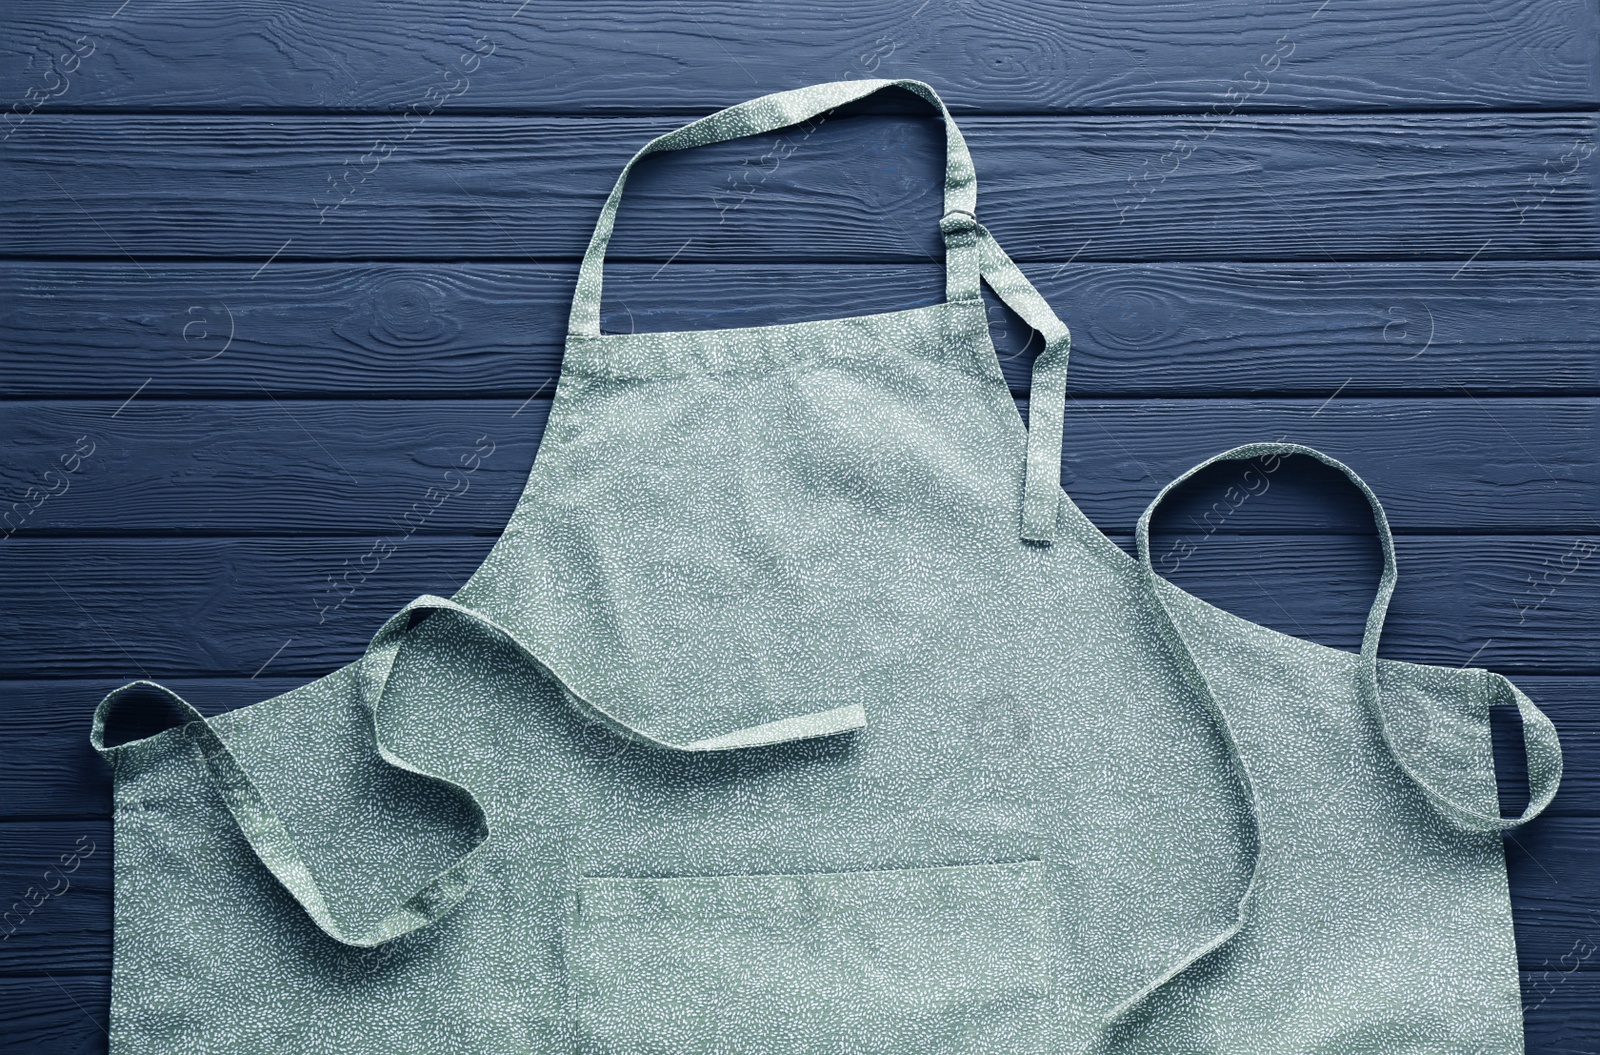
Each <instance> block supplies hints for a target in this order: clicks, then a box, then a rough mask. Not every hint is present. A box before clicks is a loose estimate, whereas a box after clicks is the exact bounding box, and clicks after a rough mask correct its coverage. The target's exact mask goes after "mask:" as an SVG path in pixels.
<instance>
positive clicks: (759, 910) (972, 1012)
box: [567, 861, 1050, 1055]
mask: <svg viewBox="0 0 1600 1055" xmlns="http://www.w3.org/2000/svg"><path fill="white" fill-rule="evenodd" d="M1049 934H1050V918H1049V901H1048V897H1047V895H1046V890H1045V884H1044V882H1043V877H1042V874H1041V867H1040V864H1039V862H1038V861H1018V862H1012V863H1007V864H971V865H952V866H946V867H936V868H906V869H883V870H870V871H859V872H812V873H799V874H781V875H696V876H677V877H672V878H665V879H642V878H633V877H619V878H603V877H597V876H584V877H581V878H580V879H579V884H578V904H577V907H576V914H575V916H574V919H573V923H572V932H571V935H570V937H571V942H570V948H569V950H568V965H567V966H568V981H569V984H570V985H571V994H572V999H573V1013H574V1016H575V1019H576V1029H577V1040H578V1051H580V1052H584V1053H590V1052H594V1053H601V1052H603V1053H606V1055H645V1053H647V1052H649V1053H658V1052H659V1053H663V1055H665V1053H672V1055H681V1053H683V1052H690V1051H709V1052H717V1053H718V1055H744V1053H750V1055H757V1053H759V1055H801V1053H805V1055H813V1053H822V1052H828V1053H843V1052H849V1053H857V1052H861V1053H865V1052H872V1053H875V1055H889V1053H899V1052H918V1053H923V1052H938V1053H940V1055H969V1053H978V1052H983V1053H990V1052H993V1053H1000V1052H1006V1053H1020V1055H1035V1053H1038V1055H1042V1053H1043V1052H1044V1051H1045V1050H1046V1047H1045V1038H1046V1028H1045V1027H1046V1013H1047V1009H1048V1003H1047V1001H1048V999H1049V996H1050V993H1049V985H1048V973H1049V958H1048V944H1047V943H1048V939H1049Z"/></svg>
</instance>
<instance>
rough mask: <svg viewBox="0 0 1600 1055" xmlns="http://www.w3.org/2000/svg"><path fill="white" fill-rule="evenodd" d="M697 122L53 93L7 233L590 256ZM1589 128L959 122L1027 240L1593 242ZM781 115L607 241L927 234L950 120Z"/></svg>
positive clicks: (808, 256)
mask: <svg viewBox="0 0 1600 1055" xmlns="http://www.w3.org/2000/svg"><path fill="white" fill-rule="evenodd" d="M680 123H681V122H680V121H679V120H677V119H675V118H674V119H661V118H654V119H645V118H601V119H589V120H580V119H567V118H527V119H508V118H500V117H481V118H478V117H440V118H437V119H435V121H434V122H430V123H429V124H428V125H426V126H425V128H424V130H423V131H420V132H417V133H416V134H413V135H411V136H410V138H409V139H405V140H404V141H403V143H401V142H396V141H397V140H401V139H402V138H403V137H404V135H405V129H404V126H403V125H401V124H400V123H399V121H398V119H396V118H374V117H349V118H332V117H328V118H307V117H281V118H265V117H221V116H219V117H199V118H193V119H188V120H183V121H174V120H171V119H168V118H163V117H159V116H122V115H107V114H84V115H63V114H47V113H40V114H38V115H36V116H35V117H34V118H33V120H32V121H31V122H30V124H29V125H28V127H27V138H26V140H24V141H23V143H25V147H26V149H19V147H20V145H21V144H19V145H18V147H13V149H11V150H9V151H7V152H6V153H4V154H3V155H0V202H3V204H4V206H5V216H6V221H5V222H4V224H3V226H0V255H9V256H17V255H22V256H39V257H51V258H56V257H69V258H83V257H99V258H105V259H115V260H118V261H122V262H130V261H131V265H132V266H136V267H143V266H147V265H146V264H145V263H144V262H145V261H147V260H150V259H151V258H159V257H213V258H229V259H232V260H236V261H239V262H240V263H239V267H238V275H237V278H238V279H239V280H241V281H242V280H247V278H248V276H250V275H252V274H255V273H257V272H258V271H259V270H260V269H262V268H263V266H265V265H266V264H267V262H268V261H269V260H274V259H281V260H282V261H283V262H285V263H287V262H290V261H293V260H297V259H306V260H317V259H329V258H341V259H348V258H357V259H360V258H369V259H370V258H377V259H411V260H423V259H434V260H462V259H473V260H491V259H496V260H508V261H509V260H526V259H528V258H530V257H531V258H533V259H535V260H537V261H539V262H541V263H544V264H548V263H549V262H550V261H551V260H559V259H569V260H570V259H576V258H577V257H578V256H579V255H580V254H581V252H582V248H583V246H584V245H585V244H586V243H587V241H588V236H589V233H590V231H591V229H592V227H593V225H594V220H595V214H596V212H597V210H598V208H599V205H600V202H601V201H602V200H603V199H604V196H605V193H606V191H607V190H608V189H609V188H610V186H611V184H612V181H613V180H614V179H615V177H616V173H617V171H618V170H619V169H620V168H621V166H622V165H623V164H624V162H626V160H627V159H628V158H629V157H630V156H631V155H632V154H633V153H634V151H636V150H637V149H638V148H639V147H640V146H642V145H643V144H644V143H645V142H646V141H647V140H648V139H650V138H651V137H653V136H655V135H659V134H661V133H663V132H666V131H668V130H670V129H672V128H674V127H676V126H677V125H678V124H680ZM1596 127H1597V122H1596V117H1595V116H1594V115H1591V114H1558V113H1549V114H1545V113H1541V114H1514V115H1496V116H1492V117H1491V116H1477V115H1471V116H1467V115H1453V114H1436V115H1416V114H1393V115H1371V114H1360V115H1347V116H1339V115H1333V116H1329V115H1285V116H1251V117H1243V116H1241V117H1238V118H1235V119H1233V120H1231V121H1228V122H1226V123H1223V124H1221V125H1219V126H1217V128H1216V130H1215V131H1212V132H1210V134H1207V130H1206V129H1205V128H1202V127H1201V126H1200V125H1199V124H1197V123H1196V122H1195V121H1193V120H1188V119H1184V118H1179V117H1172V116H1148V117H1142V116H1141V117H1082V118H1066V117H1054V118H1052V117H1012V118H969V119H967V120H965V121H963V122H962V128H963V131H964V132H965V133H966V135H967V138H968V141H969V142H970V144H971V147H972V151H973V155H974V158H975V161H976V164H977V170H978V181H979V187H980V193H981V194H982V200H983V202H984V205H983V206H982V207H980V216H981V217H983V218H984V221H985V223H986V224H987V225H988V226H989V227H990V229H991V230H993V231H994V234H995V237H996V238H997V239H998V240H999V241H1000V243H1001V244H1002V245H1003V246H1005V247H1006V250H1007V252H1009V253H1010V254H1011V255H1012V256H1013V257H1015V258H1016V259H1018V260H1027V261H1065V260H1069V259H1075V260H1077V261H1080V262H1083V263H1092V262H1096V261H1119V262H1120V261H1167V262H1170V261H1203V260H1225V261H1234V260H1338V261H1353V260H1365V259H1390V260H1427V259H1432V260H1438V261H1452V262H1454V263H1455V264H1456V265H1457V266H1467V264H1468V262H1469V261H1479V260H1481V261H1490V260H1496V259H1503V258H1533V259H1537V260H1555V259H1578V258H1585V257H1590V256H1592V255H1593V253H1594V246H1595V245H1596V243H1597V242H1600V164H1596V163H1595V162H1594V161H1593V155H1594V153H1595V152H1596V137H1597V132H1596ZM791 135H792V137H793V138H792V139H787V140H785V144H786V145H785V146H783V147H781V148H778V147H775V144H776V142H777V139H778V137H777V136H762V137H754V138H751V139H742V140H737V141H734V142H731V143H721V144H716V145H714V146H709V147H704V148H701V149H699V150H693V151H688V152H679V153H675V154H668V155H662V156H659V157H657V158H653V159H652V160H651V161H650V162H649V163H648V164H647V165H645V166H642V167H641V169H640V170H639V171H638V173H637V174H636V175H635V176H634V177H633V178H632V179H631V180H630V184H629V193H628V195H627V196H626V197H625V198H624V200H623V206H622V210H621V212H620V214H619V217H618V226H617V236H616V238H615V240H614V241H613V243H612V250H613V256H614V258H615V259H618V260H627V259H633V260H655V261H658V262H661V261H667V260H670V259H676V260H681V261H683V262H692V261H705V262H735V261H737V262H762V263H765V262H770V261H773V260H786V261H796V260H814V261H837V262H850V263H862V262H866V261H905V262H918V261H925V260H928V259H938V257H936V256H935V254H936V253H939V252H941V250H940V248H939V245H938V236H937V228H936V222H937V217H938V216H939V214H940V212H941V211H942V207H941V203H940V201H939V190H938V188H939V187H940V186H941V185H942V180H941V175H940V174H941V173H942V171H943V156H944V150H943V135H942V130H941V129H940V127H939V126H938V124H937V122H935V121H932V120H929V119H926V118H921V117H912V116H908V115H890V116H884V115H874V116H870V117H868V116H857V117H843V116H841V117H838V118H836V119H834V120H830V121H827V122H824V123H823V124H822V125H821V126H820V127H818V128H817V130H816V131H815V132H814V133H813V134H811V135H809V136H804V137H803V140H802V138H801V134H797V133H791ZM14 138H15V137H14ZM374 144H389V146H388V147H385V146H378V147H375V146H374ZM1175 144H1179V146H1177V148H1176V151H1175V150H1174V147H1175ZM391 148H392V149H391ZM775 149H777V150H779V151H780V152H782V153H783V154H784V156H783V157H782V159H781V160H779V154H778V153H774V150H775ZM385 155H387V156H386V158H385ZM335 206H337V207H335ZM818 231H826V232H827V237H823V238H819V237H818V236H817V232H818Z"/></svg>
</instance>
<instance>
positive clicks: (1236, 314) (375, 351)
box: [0, 261, 1600, 401]
mask: <svg viewBox="0 0 1600 1055" xmlns="http://www.w3.org/2000/svg"><path fill="white" fill-rule="evenodd" d="M1024 270H1025V271H1026V272H1027V273H1028V276H1029V278H1030V279H1032V280H1033V282H1034V284H1035V285H1036V286H1038V288H1039V291H1040V292H1041V293H1043V294H1044V296H1045V297H1046V298H1047V299H1048V300H1049V301H1050V302H1051V304H1052V306H1053V307H1054V308H1055V309H1056V313H1057V314H1058V315H1060V316H1061V318H1062V319H1063V320H1064V321H1065V322H1066V323H1067V324H1068V325H1069V326H1070V327H1071V329H1072V377H1071V391H1072V393H1073V395H1075V396H1091V397H1092V396H1118V397H1126V396H1152V395H1170V396H1182V397H1198V396H1238V395H1299V396H1314V397H1317V398H1324V397H1326V396H1327V395H1328V394H1329V393H1332V392H1334V391H1340V392H1341V393H1342V394H1343V395H1346V396H1354V395H1362V394H1368V393H1370V394H1381V395H1395V394H1400V393H1406V394H1412V395H1450V396H1457V397H1459V396H1460V395H1461V386H1466V387H1467V388H1468V389H1470V390H1473V391H1480V392H1493V393H1494V394H1496V395H1563V396H1570V395H1600V264H1595V263H1593V262H1575V263H1571V264H1544V263H1495V262H1490V263H1478V262H1475V263H1474V264H1473V266H1471V267H1469V268H1467V269H1465V270H1461V269H1460V268H1459V267H1458V266H1457V265H1453V264H1444V265H1439V264H1366V265H1363V266H1361V267H1359V268H1353V267H1349V266H1345V265H1341V264H1335V263H1328V262H1322V263H1306V264H1297V263H1283V264H1081V263H1073V264H1070V265H1066V266H1063V265H1062V264H1060V263H1055V264H1048V263H1041V264H1031V265H1028V266H1027V267H1025V268H1024ZM143 271H144V272H148V274H145V273H142V272H141V270H140V269H137V268H133V267H131V266H130V265H129V264H128V263H127V262H126V261H121V262H117V261H111V262H97V263H74V264H52V263H4V262H0V327H3V328H4V330H5V333H6V340H5V341H4V342H3V343H0V394H3V395H5V396H9V397H13V398H17V397H21V398H27V397H41V396H48V397H58V398H67V397H71V398H85V397H91V396H99V397H102V398H114V399H116V400H118V401H121V400H122V399H125V398H127V395H128V394H129V393H131V392H133V391H134V390H135V389H137V388H139V387H140V386H141V385H146V384H148V387H147V388H145V390H144V394H146V395H152V396H191V397H192V396H195V395H198V394H204V395H206V396H210V397H216V396H247V397H251V398H260V397H261V389H262V387H265V388H267V389H268V390H270V391H272V392H273V393H276V394H277V395H279V396H280V397H283V396H300V395H341V396H358V395H362V396H365V395H370V396H381V397H413V398H415V397H426V398H429V399H438V398H441V397H452V396H484V395H494V396H502V397H503V396H505V395H507V394H511V393H517V392H534V391H537V390H538V388H539V386H541V385H544V384H547V383H550V382H551V381H553V379H554V378H555V377H556V375H557V372H558V370H559V367H560V361H561V350H562V346H563V342H564V340H565V333H566V323H567V307H568V303H569V301H570V299H571V295H572V287H573V283H574V282H575V280H576V275H577V270H576V268H575V267H573V266H572V265H571V264H551V265H549V266H547V267H539V266H536V265H533V264H503V265H495V264H383V263H368V264H284V265H278V264H274V265H273V266H272V267H271V268H269V269H268V270H266V271H265V272H263V273H262V274H261V275H260V276H258V277H256V278H254V279H251V278H249V277H248V275H247V274H246V273H245V272H244V270H243V269H242V268H241V267H239V266H236V265H231V264H217V263H212V264H157V263H151V264H147V265H145V267H144V269H143ZM943 297H944V272H943V269H942V268H941V267H940V266H938V265H936V264H931V263H924V264H884V265H881V266H848V265H836V264H817V265H803V264H802V265H791V264H764V265H752V266H729V265H718V264H680V263H677V262H674V263H673V264H672V265H671V266H670V267H666V268H662V267H660V266H659V265H649V264H615V265H612V266H610V267H608V268H607V269H606V312H605V316H604V320H603V323H604V328H605V330H606V331H607V332H617V333H628V332H641V333H642V332H650V331H660V330H680V329H706V328H718V327H737V326H769V325H776V324H782V323H789V322H803V321H807V320H810V319H824V318H838V317H841V316H846V315H853V314H866V313H869V312H875V311H895V310H898V309H901V308H911V307H918V306H920V305H924V304H932V303H936V302H937V301H939V300H941V299H943ZM991 301H992V295H991ZM63 318H70V319H71V320H72V322H73V325H72V326H71V327H70V328H65V327H63V325H62V320H63ZM990 333H991V336H992V337H993V339H994V342H995V345H996V348H997V349H998V351H999V353H1000V360H1001V368H1002V369H1003V370H1004V371H1005V372H1006V377H1007V379H1008V381H1009V382H1010V384H1011V387H1012V390H1013V391H1015V392H1017V393H1018V394H1023V393H1026V391H1027V389H1028V384H1029V371H1030V370H1031V369H1032V365H1033V359H1034V356H1035V355H1036V354H1038V352H1039V350H1040V348H1041V344H1040V342H1039V340H1038V339H1037V337H1036V335H1035V334H1034V333H1033V331H1032V330H1030V329H1028V328H1027V327H1026V326H1025V325H1024V324H1023V323H1022V322H1021V320H1019V319H1017V318H1015V317H1014V316H1012V315H1011V314H1010V312H1009V311H1007V310H1005V309H1004V308H1002V307H1001V306H999V305H998V302H992V303H991V309H990Z"/></svg>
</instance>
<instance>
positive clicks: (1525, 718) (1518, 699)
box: [1134, 443, 1562, 831]
mask: <svg viewBox="0 0 1600 1055" xmlns="http://www.w3.org/2000/svg"><path fill="white" fill-rule="evenodd" d="M1290 454H1303V455H1305V456H1306V457H1308V458H1315V459H1316V460H1317V461H1319V462H1322V463H1323V464H1324V465H1328V466H1331V467H1333V468H1335V469H1337V470H1339V471H1340V472H1341V473H1343V474H1344V475H1345V477H1346V478H1347V479H1348V480H1349V481H1350V482H1351V483H1352V484H1354V485H1355V486H1356V489H1357V490H1359V491H1360V492H1361V493H1362V495H1364V496H1365V497H1366V499H1367V504H1368V505H1370V506H1371V507H1372V519H1373V521H1374V522H1375V523H1376V525H1377V529H1378V545H1379V546H1380V547H1382V549H1383V576H1382V577H1381V578H1380V579H1379V580H1378V595H1377V597H1376V598H1375V599H1374V600H1373V602H1372V608H1371V610H1370V611H1369V612H1368V613H1367V625H1366V629H1365V631H1364V632H1363V633H1362V635H1361V652H1360V676H1359V678H1358V685H1359V691H1360V693H1361V697H1362V702H1363V704H1364V705H1365V706H1366V707H1367V709H1368V712H1369V713H1371V714H1372V715H1374V716H1375V717H1376V719H1377V723H1378V728H1379V731H1380V733H1381V734H1382V737H1383V741H1384V745H1385V747H1387V748H1388V751H1389V754H1390V756H1391V757H1392V758H1393V759H1394V761H1395V764H1396V765H1397V766H1398V767H1399V768H1400V770H1401V772H1402V773H1404V774H1405V775H1406V777H1407V778H1408V779H1409V780H1410V781H1411V782H1412V783H1413V784H1415V785H1416V786H1417V787H1418V788H1419V789H1420V790H1421V791H1422V793H1423V794H1424V795H1425V796H1426V797H1427V798H1428V800H1429V801H1430V802H1432V803H1433V805H1434V806H1435V807H1436V808H1437V809H1438V810H1439V811H1440V812H1441V813H1443V814H1444V815H1445V816H1447V817H1449V818H1450V819H1452V820H1453V821H1455V822H1456V823H1457V824H1459V825H1461V826H1462V827H1465V828H1469V829H1472V830H1475V831H1505V830H1506V829H1509V828H1515V827H1516V826H1517V825H1519V824H1525V823H1527V822H1528V821H1530V820H1532V819H1533V818H1534V817H1537V816H1538V815H1539V814H1540V813H1541V812H1542V811H1543V810H1544V808H1545V807H1546V806H1548V805H1549V804H1550V801H1551V800H1552V799H1553V798H1554V797H1555V793H1556V788H1557V787H1559V786H1560V783H1561V770H1562V759H1561V742H1560V740H1559V739H1558V738H1557V736H1556V730H1555V726H1554V725H1553V724H1551V722H1550V719H1549V718H1547V717H1545V715H1544V713H1543V712H1541V711H1540V710H1539V708H1538V707H1536V706H1535V705H1534V703H1533V701H1532V700H1530V699H1528V697H1527V696H1525V695H1524V694H1523V693H1522V692H1521V691H1519V690H1518V689H1517V688H1516V686H1514V685H1512V684H1511V683H1510V682H1509V681H1507V680H1506V679H1505V678H1504V677H1502V676H1500V675H1499V674H1494V673H1491V672H1490V671H1486V670H1479V671H1477V672H1476V673H1477V674H1478V675H1479V676H1480V677H1481V679H1482V682H1481V692H1482V694H1483V696H1484V699H1485V702H1486V705H1487V706H1490V707H1513V706H1514V707H1516V708H1517V711H1518V714H1519V716H1520V717H1521V720H1522V736H1523V750H1524V752H1525V754H1526V755H1527V759H1528V790H1529V802H1528V805H1527V808H1526V809H1524V810H1523V811H1522V813H1521V815H1520V816H1516V817H1501V816H1500V815H1499V812H1498V811H1496V812H1494V813H1486V812H1484V811H1483V809H1482V808H1481V807H1480V806H1479V805H1478V804H1477V803H1475V802H1467V801H1463V800H1461V799H1460V798H1457V797H1456V796H1453V795H1450V794H1448V793H1446V792H1445V791H1444V790H1443V789H1442V788H1441V787H1439V786H1438V784H1437V783H1436V782H1435V781H1434V780H1433V779H1431V778H1430V777H1428V776H1427V775H1426V774H1425V773H1424V772H1423V771H1422V770H1421V769H1419V768H1418V766H1416V765H1415V764H1414V759H1413V758H1412V757H1411V756H1412V754H1413V751H1414V749H1407V748H1406V747H1405V746H1404V745H1403V744H1401V743H1400V742H1399V741H1398V739H1397V737H1396V736H1395V735H1394V727H1395V725H1396V723H1395V722H1394V721H1393V717H1394V716H1393V715H1392V714H1391V713H1390V708H1389V707H1388V706H1386V705H1385V703H1384V698H1383V694H1382V692H1381V691H1380V689H1379V684H1378V681H1379V679H1378V638H1379V636H1380V635H1381V634H1382V633H1383V621H1384V616H1385V615H1386V614H1387V613H1388V610H1389V599H1390V598H1391V597H1392V596H1393V595H1394V585H1395V579H1396V572H1395V557H1394V535H1393V534H1392V533H1391V532H1390V530H1389V518H1388V517H1387V516H1385V515H1384V512H1383V505H1382V503H1380V502H1379V501H1378V496H1377V495H1375V494H1373V492H1372V488H1370V487H1368V486H1367V484H1366V481H1364V480H1362V479H1361V477H1359V476H1357V475H1356V472H1355V470H1353V469H1351V468H1350V467H1349V466H1348V465H1345V464H1344V463H1343V462H1341V461H1339V460H1338V459H1336V458H1332V457H1329V456H1328V455H1326V454H1323V453H1322V452H1321V451H1319V450H1315V449H1313V448H1311V447H1306V446H1302V445H1301V444H1298V443H1249V444H1245V445H1244V446H1242V447H1235V448H1234V449H1233V450H1231V451H1224V452H1223V453H1221V454H1219V455H1217V456H1216V457H1213V458H1207V459H1206V460H1205V461H1203V462H1201V463H1200V464H1199V465H1196V466H1195V467H1194V468H1193V469H1190V470H1189V471H1188V472H1186V473H1184V474H1183V475H1182V476H1180V477H1178V478H1177V479H1176V480H1173V481H1172V482H1171V483H1170V484H1168V485H1167V486H1165V487H1163V488H1162V489H1161V492H1160V493H1159V494H1157V495H1156V497H1155V499H1154V500H1153V501H1152V502H1151V503H1150V505H1149V506H1148V507H1147V508H1146V509H1145V511H1144V513H1143V514H1141V515H1140V517H1139V525H1138V527H1137V529H1136V530H1135V532H1134V539H1135V543H1136V545H1137V546H1138V551H1139V563H1140V565H1141V566H1142V567H1143V568H1144V571H1145V574H1146V575H1147V576H1148V577H1149V579H1150V580H1151V581H1152V585H1155V582H1154V580H1157V579H1159V578H1160V576H1159V575H1157V573H1156V570H1155V568H1154V567H1153V566H1152V565H1151V563H1150V520H1151V518H1152V517H1153V516H1154V515H1155V511H1156V507H1157V506H1159V505H1160V504H1161V502H1162V500H1163V499H1165V498H1166V497H1167V495H1168V494H1170V493H1171V492H1172V491H1173V489H1175V488H1177V487H1180V486H1182V485H1183V484H1184V482H1186V481H1187V480H1189V479H1190V478H1191V477H1192V476H1194V475H1195V474H1196V473H1198V472H1200V471H1201V470H1203V469H1206V468H1208V467H1209V466H1212V465H1215V464H1216V463H1218V462H1226V461H1247V460H1250V459H1252V458H1261V457H1280V456H1284V455H1290ZM1156 595H1157V599H1158V600H1160V597H1161V591H1160V589H1157V590H1156ZM1162 604H1163V605H1165V602H1164V601H1163V602H1162Z"/></svg>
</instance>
